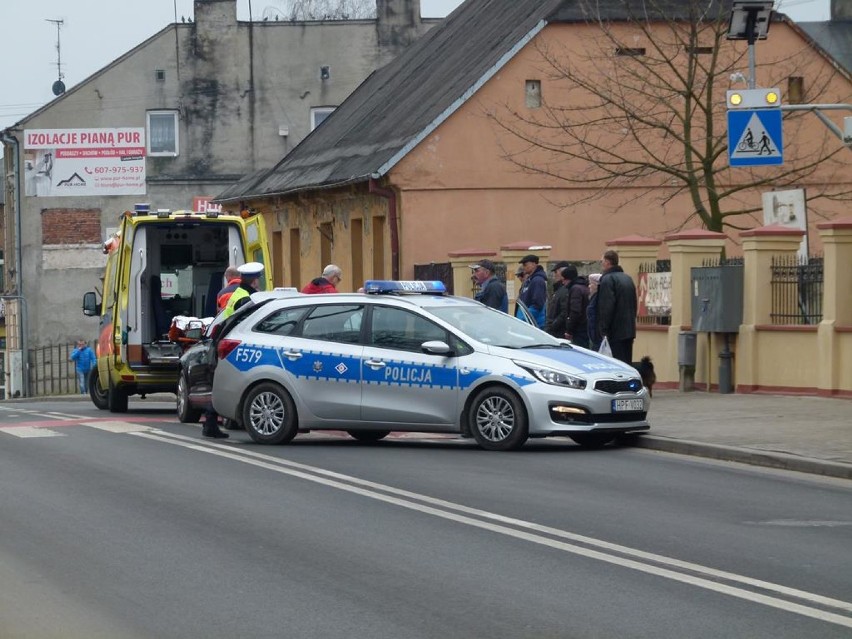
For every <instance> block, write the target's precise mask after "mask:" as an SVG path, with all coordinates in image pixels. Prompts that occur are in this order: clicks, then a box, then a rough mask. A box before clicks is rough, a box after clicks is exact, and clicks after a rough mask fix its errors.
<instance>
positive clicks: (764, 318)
mask: <svg viewBox="0 0 852 639" xmlns="http://www.w3.org/2000/svg"><path fill="white" fill-rule="evenodd" d="M804 234H805V232H804V231H801V230H799V229H791V228H788V227H784V226H779V225H771V226H763V227H760V228H756V229H750V230H748V231H743V232H742V233H740V237H741V238H743V258H744V259H743V261H744V267H743V278H744V281H743V323H742V325H741V326H740V332H739V335H738V337H737V358H736V368H735V370H736V380H737V382H736V386H737V387H741V386H742V387H745V388H746V389H748V388H756V387H757V386H758V385H759V383H760V380H759V379H758V377H759V372H760V367H759V365H758V354H759V349H758V344H757V327H758V326H760V325H761V324H769V323H770V322H771V314H772V258H774V257H779V256H790V257H792V256H795V255H796V253H797V252H798V250H799V246H800V245H801V243H802V237H803V236H804Z"/></svg>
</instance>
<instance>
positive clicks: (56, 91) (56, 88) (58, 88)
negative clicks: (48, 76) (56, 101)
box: [53, 80, 65, 95]
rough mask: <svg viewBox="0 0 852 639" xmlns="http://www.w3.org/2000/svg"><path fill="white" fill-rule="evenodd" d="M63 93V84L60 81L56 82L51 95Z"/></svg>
mask: <svg viewBox="0 0 852 639" xmlns="http://www.w3.org/2000/svg"><path fill="white" fill-rule="evenodd" d="M63 93H65V83H64V82H63V81H62V80H57V81H56V82H54V83H53V95H62V94H63Z"/></svg>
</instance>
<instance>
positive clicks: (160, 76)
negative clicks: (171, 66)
mask: <svg viewBox="0 0 852 639" xmlns="http://www.w3.org/2000/svg"><path fill="white" fill-rule="evenodd" d="M154 77H155V78H156V79H157V82H165V81H166V71H165V69H157V70H156V71H154Z"/></svg>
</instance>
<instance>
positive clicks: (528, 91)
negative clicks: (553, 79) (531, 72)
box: [524, 80, 541, 109]
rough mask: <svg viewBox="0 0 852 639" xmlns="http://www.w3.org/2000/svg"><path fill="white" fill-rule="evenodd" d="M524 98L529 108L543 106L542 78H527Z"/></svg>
mask: <svg viewBox="0 0 852 639" xmlns="http://www.w3.org/2000/svg"><path fill="white" fill-rule="evenodd" d="M524 98H525V101H526V105H527V108H528V109H538V108H539V107H541V80H527V81H526V84H525V85H524Z"/></svg>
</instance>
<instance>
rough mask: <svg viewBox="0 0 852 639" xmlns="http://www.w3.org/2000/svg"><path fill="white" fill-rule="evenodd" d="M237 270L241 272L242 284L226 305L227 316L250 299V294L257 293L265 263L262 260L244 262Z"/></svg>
mask: <svg viewBox="0 0 852 639" xmlns="http://www.w3.org/2000/svg"><path fill="white" fill-rule="evenodd" d="M237 270H238V271H239V272H240V285H239V286H238V287H237V290H235V291H234V292H233V293H231V297H230V299H228V305H227V306H225V310H224V311H223V312H224V313H225V317H230V316H231V315H233V314H234V311H235V310H237V309H238V308H239V307H240V306H242V305H243V304H245V303H246V302H248V301H249V296H250V295H251V294H252V293H257V286H258V284H259V283H260V276H261V275H263V264H261V263H260V262H249V263H248V264H243V265H242V266H240V267H239V268H237Z"/></svg>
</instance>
